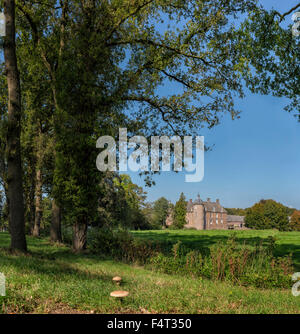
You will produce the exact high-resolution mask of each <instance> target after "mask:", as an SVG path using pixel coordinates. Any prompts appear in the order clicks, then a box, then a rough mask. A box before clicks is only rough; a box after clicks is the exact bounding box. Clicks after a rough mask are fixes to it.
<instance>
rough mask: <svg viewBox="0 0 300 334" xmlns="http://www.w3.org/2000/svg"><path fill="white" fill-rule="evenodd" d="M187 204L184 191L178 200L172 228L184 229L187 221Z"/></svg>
mask: <svg viewBox="0 0 300 334" xmlns="http://www.w3.org/2000/svg"><path fill="white" fill-rule="evenodd" d="M186 206H187V202H186V199H185V196H184V194H183V193H181V194H180V197H179V200H178V201H177V202H176V204H175V207H174V214H173V224H172V228H174V229H182V228H183V227H184V225H185V224H186V223H187V222H186Z"/></svg>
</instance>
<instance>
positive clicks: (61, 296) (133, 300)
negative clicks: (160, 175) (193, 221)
mask: <svg viewBox="0 0 300 334" xmlns="http://www.w3.org/2000/svg"><path fill="white" fill-rule="evenodd" d="M133 234H134V235H135V236H136V237H138V238H146V239H149V240H150V239H153V238H155V239H161V240H166V241H171V242H176V241H178V240H181V241H182V242H185V243H187V244H188V245H190V246H191V247H198V246H200V245H201V246H202V247H203V246H205V247H209V246H210V245H212V244H213V243H216V242H218V241H221V240H226V238H228V237H229V236H230V233H228V232H227V231H143V232H133ZM270 234H272V235H273V236H275V237H276V238H277V242H278V249H277V251H278V253H283V252H290V251H294V254H296V257H295V256H294V259H295V260H296V262H297V263H298V264H299V262H298V260H299V258H298V256H299V251H300V233H297V232H291V233H281V232H275V231H262V232H260V231H240V232H238V233H237V236H238V238H239V239H240V242H244V240H243V239H247V240H249V241H251V240H252V241H253V242H254V240H253V239H255V238H261V239H265V238H267V237H268V236H269V235H270ZM8 245H9V235H8V234H7V233H0V272H2V273H4V274H5V276H6V280H7V285H6V290H7V294H6V297H0V313H199V314H200V313H236V314H238V313H256V314H257V313H259V314H265V313H300V297H294V296H293V295H292V293H291V289H257V288H254V287H242V286H236V285H232V284H230V283H229V282H219V281H213V280H207V279H203V278H199V277H194V278H193V277H188V278H187V277H181V276H178V275H169V274H163V273H158V272H155V271H151V270H147V269H145V268H144V267H142V266H138V265H133V264H125V263H122V262H118V261H115V260H112V259H109V258H105V257H101V256H99V255H93V254H91V253H90V252H88V251H87V252H86V253H83V254H75V253H73V252H72V251H71V249H70V248H69V247H68V246H66V245H61V244H56V245H52V244H50V242H49V241H48V240H47V239H43V238H40V239H37V238H33V237H28V245H29V253H28V254H27V255H22V254H12V253H10V252H9V250H8ZM115 275H119V276H121V277H122V279H123V283H122V286H121V288H122V289H124V290H127V291H129V293H130V294H129V296H128V297H127V298H125V299H124V300H123V301H122V302H120V301H118V300H114V299H113V298H112V297H110V292H111V291H113V290H117V289H118V288H116V286H115V284H114V283H113V282H112V277H114V276H115ZM291 286H292V282H291Z"/></svg>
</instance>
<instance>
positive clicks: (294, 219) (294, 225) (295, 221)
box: [289, 210, 300, 231]
mask: <svg viewBox="0 0 300 334" xmlns="http://www.w3.org/2000/svg"><path fill="white" fill-rule="evenodd" d="M289 227H290V229H291V230H292V231H300V211H299V210H295V211H294V212H293V214H292V215H291V217H290V222H289Z"/></svg>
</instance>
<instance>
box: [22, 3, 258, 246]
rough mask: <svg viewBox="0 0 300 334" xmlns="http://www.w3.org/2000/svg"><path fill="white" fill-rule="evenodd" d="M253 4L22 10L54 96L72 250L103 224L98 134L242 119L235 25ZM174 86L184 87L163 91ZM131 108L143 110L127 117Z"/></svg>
mask: <svg viewBox="0 0 300 334" xmlns="http://www.w3.org/2000/svg"><path fill="white" fill-rule="evenodd" d="M254 6H255V1H249V0H247V1H246V0H245V1H243V0H240V1H239V6H236V1H233V0H232V1H227V2H224V3H222V6H221V7H220V5H219V4H217V3H216V2H215V1H212V0H211V1H206V2H202V1H201V2H199V1H198V0H194V1H181V0H180V1H179V0H178V1H173V0H172V1H165V0H153V1H145V0H136V1H132V0H128V1H122V3H121V5H120V2H119V1H103V2H101V4H100V3H98V2H95V1H87V0H86V1H63V2H62V1H60V2H57V1H48V2H47V3H44V2H43V3H36V2H32V1H28V2H26V3H19V9H20V13H21V15H20V16H21V17H20V21H21V24H22V29H23V31H26V34H27V35H28V28H30V29H31V36H30V37H31V38H30V41H29V42H30V43H34V44H35V50H36V52H38V53H39V54H40V57H41V59H42V60H43V63H44V66H45V68H46V69H47V71H48V76H47V77H48V80H49V85H50V87H51V89H52V92H53V105H54V106H55V111H54V120H55V121H54V131H55V171H54V180H53V186H54V187H53V196H54V198H55V201H56V202H58V204H59V206H62V207H63V209H64V212H67V211H69V212H72V211H73V224H74V226H75V227H74V248H76V249H78V250H80V249H81V248H83V247H84V245H85V240H86V230H87V228H86V227H87V225H88V224H89V223H91V221H93V220H94V219H95V211H96V204H97V193H98V194H99V191H100V189H97V185H98V184H100V182H98V181H99V179H98V177H97V175H96V173H95V172H94V169H93V168H94V167H93V166H94V161H95V159H94V147H93V146H94V143H95V139H96V136H95V134H96V133H98V134H99V129H100V128H101V130H103V132H104V133H105V134H110V133H112V134H114V135H115V134H116V131H115V130H116V129H117V128H118V127H119V126H120V125H123V126H124V124H126V125H127V127H128V128H131V132H132V134H144V135H146V136H149V135H150V134H161V133H163V132H164V133H165V134H167V133H172V134H174V133H177V134H181V135H184V134H185V133H186V134H191V133H192V132H193V133H196V132H197V131H198V130H199V128H201V127H202V126H204V125H208V126H209V127H212V126H214V125H216V124H218V122H219V115H220V114H221V113H222V112H226V111H227V112H230V113H231V115H232V117H235V115H236V114H237V111H236V110H235V108H234V106H233V95H234V94H238V95H240V96H242V95H243V92H242V85H241V81H240V79H239V73H240V70H239V66H238V65H239V64H240V57H239V55H238V53H237V52H236V51H237V47H238V45H237V44H235V43H234V42H233V41H232V40H231V37H232V36H233V28H232V26H231V25H230V24H229V23H228V20H229V18H231V17H232V16H234V15H236V14H239V13H246V12H248V11H250V10H252V9H253V7H254ZM166 17H169V20H170V21H173V23H175V22H177V21H180V20H183V21H184V22H185V24H184V26H183V28H182V29H179V30H178V31H176V32H175V31H173V29H172V28H170V29H168V31H167V32H166V33H164V34H163V33H161V32H160V31H159V30H158V29H157V28H156V24H155V23H156V22H155V21H160V20H165V21H166ZM100 60H101V61H100ZM170 81H174V82H176V83H178V84H180V85H181V87H182V89H180V90H178V93H177V94H174V95H172V96H169V97H166V96H164V95H162V94H158V93H157V91H158V90H157V88H158V87H159V86H161V85H163V84H168V83H169V82H170ZM203 96H209V99H207V102H203ZM204 100H205V99H204ZM133 105H139V108H131V109H130V114H129V115H128V107H131V106H133ZM149 119H151V122H149ZM97 128H98V129H97ZM141 129H144V130H141ZM74 133H76V136H74ZM57 216H59V215H57Z"/></svg>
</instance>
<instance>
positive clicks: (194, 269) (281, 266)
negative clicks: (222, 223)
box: [150, 236, 293, 288]
mask: <svg viewBox="0 0 300 334" xmlns="http://www.w3.org/2000/svg"><path fill="white" fill-rule="evenodd" d="M274 249H275V244H274V239H271V238H269V239H268V240H267V242H266V245H265V246H262V244H259V245H257V247H256V248H254V249H251V248H250V247H249V246H247V245H245V244H244V245H242V246H239V245H237V244H236V241H235V236H232V237H231V238H230V239H229V240H228V241H227V243H226V244H216V245H214V246H212V247H211V249H210V254H208V255H203V254H201V253H200V252H199V251H197V250H190V251H188V249H187V248H186V247H185V246H184V245H183V244H182V243H181V242H178V243H177V244H175V245H174V246H173V249H172V251H173V252H172V256H165V255H163V254H158V255H157V256H155V257H154V258H151V259H150V267H151V268H152V269H155V270H159V271H161V272H165V273H168V274H171V273H173V274H182V275H192V276H196V277H199V276H200V277H206V278H210V279H215V280H228V281H232V282H234V283H237V284H240V285H245V286H247V285H252V286H255V287H259V288H272V287H282V288H284V287H289V286H290V274H291V273H293V266H292V258H291V255H290V256H287V257H281V258H275V257H274V255H273V251H274Z"/></svg>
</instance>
